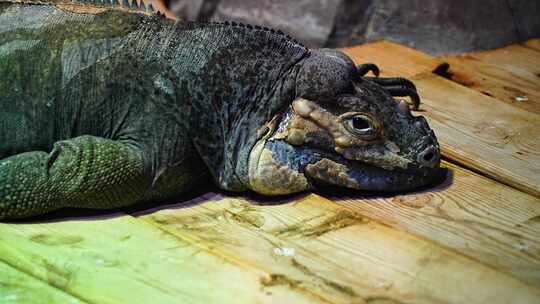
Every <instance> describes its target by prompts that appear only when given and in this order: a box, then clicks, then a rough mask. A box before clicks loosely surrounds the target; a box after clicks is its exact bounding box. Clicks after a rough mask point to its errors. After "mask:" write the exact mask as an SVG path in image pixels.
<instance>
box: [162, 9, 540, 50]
mask: <svg viewBox="0 0 540 304" xmlns="http://www.w3.org/2000/svg"><path fill="white" fill-rule="evenodd" d="M169 1H170V2H169V3H168V5H169V7H170V9H171V10H172V11H173V12H174V13H175V14H176V15H177V16H179V17H180V18H183V19H185V20H201V21H225V20H231V21H239V22H244V23H250V24H259V25H265V26H269V27H273V28H277V29H281V30H283V31H284V32H287V33H289V34H291V35H292V36H294V37H295V38H297V39H298V40H300V41H302V42H303V43H305V44H306V45H307V46H309V47H312V48H317V47H344V46H350V45H355V44H361V43H364V42H369V41H375V40H380V39H388V40H391V41H394V42H398V43H401V44H404V45H407V46H410V47H413V48H416V49H420V50H423V51H426V52H428V53H431V54H435V55H439V54H446V53H457V52H470V51H474V50H480V49H492V48H496V47H500V46H503V45H507V44H510V43H514V42H518V41H524V40H527V39H529V38H533V37H540V0H356V1H355V0H294V1H286V0H258V1H246V0H169Z"/></svg>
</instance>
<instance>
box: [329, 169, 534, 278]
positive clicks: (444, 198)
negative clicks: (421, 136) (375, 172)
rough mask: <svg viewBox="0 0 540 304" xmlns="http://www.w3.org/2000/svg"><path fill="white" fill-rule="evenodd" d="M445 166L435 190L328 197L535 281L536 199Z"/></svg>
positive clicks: (470, 173)
mask: <svg viewBox="0 0 540 304" xmlns="http://www.w3.org/2000/svg"><path fill="white" fill-rule="evenodd" d="M445 166H447V167H449V168H450V169H451V170H452V172H453V178H452V180H449V181H448V183H446V184H444V185H442V186H440V187H438V188H435V189H429V190H428V191H425V192H418V193H412V194H404V195H399V196H395V197H386V198H385V197H374V198H361V197H359V198H354V197H334V198H332V200H333V201H335V202H336V203H337V204H340V205H342V206H346V207H347V208H349V209H350V210H351V211H353V212H358V213H360V214H362V215H364V216H367V217H369V218H371V219H374V220H377V221H380V222H382V223H384V224H387V225H389V226H391V227H393V228H396V229H400V230H405V231H408V232H411V233H413V234H415V235H419V236H421V237H424V238H426V239H430V240H432V241H434V242H437V243H439V244H442V245H444V246H446V247H449V248H451V249H453V250H455V251H457V252H460V253H461V254H463V255H466V256H469V257H471V258H472V259H474V260H477V261H479V262H481V263H485V264H487V265H489V266H490V267H492V268H493V269H497V270H500V271H501V272H504V273H509V274H511V275H513V276H514V277H516V278H518V279H520V280H522V281H523V282H526V283H528V284H530V285H533V286H540V239H539V238H538V236H540V199H538V198H535V197H533V196H530V195H527V194H525V193H522V192H520V191H517V190H515V189H512V188H510V187H508V186H505V185H502V184H500V183H497V182H495V181H493V180H491V179H488V178H485V177H482V176H480V175H477V174H475V173H472V172H470V171H468V170H464V169H462V168H460V167H457V166H454V165H451V164H448V163H445Z"/></svg>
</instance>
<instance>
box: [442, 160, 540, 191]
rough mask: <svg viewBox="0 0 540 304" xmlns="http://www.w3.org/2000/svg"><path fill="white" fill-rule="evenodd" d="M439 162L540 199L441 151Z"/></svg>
mask: <svg viewBox="0 0 540 304" xmlns="http://www.w3.org/2000/svg"><path fill="white" fill-rule="evenodd" d="M441 160H444V161H447V162H449V163H451V164H453V165H456V166H458V167H461V168H464V169H466V170H469V171H471V172H474V173H475V174H477V175H480V176H482V177H484V178H487V179H489V180H492V181H494V182H497V183H499V184H502V185H505V186H507V187H510V188H512V189H514V190H517V191H519V192H522V193H525V194H528V195H530V196H533V197H537V198H540V196H537V195H535V194H534V193H530V192H528V191H525V190H524V189H520V188H518V187H516V186H514V185H511V184H509V183H506V182H504V181H502V180H501V179H499V178H497V177H496V176H492V175H490V174H489V173H486V172H483V171H482V170H481V169H477V168H474V167H473V166H469V165H468V164H467V163H465V162H462V161H460V160H459V159H454V158H451V157H449V156H447V155H446V154H445V151H444V150H442V151H441Z"/></svg>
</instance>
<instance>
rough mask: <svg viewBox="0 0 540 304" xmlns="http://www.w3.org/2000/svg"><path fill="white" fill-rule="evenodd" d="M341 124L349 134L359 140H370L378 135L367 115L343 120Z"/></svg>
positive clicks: (357, 115)
mask: <svg viewBox="0 0 540 304" xmlns="http://www.w3.org/2000/svg"><path fill="white" fill-rule="evenodd" d="M343 123H344V126H345V128H346V129H347V130H348V131H349V132H351V133H352V134H353V135H354V136H356V137H359V138H360V139H363V140H372V139H375V138H376V137H377V135H378V132H377V127H376V126H375V124H374V123H373V120H372V119H371V117H369V116H367V115H362V114H356V115H354V116H351V117H348V118H347V119H345V120H344V121H343Z"/></svg>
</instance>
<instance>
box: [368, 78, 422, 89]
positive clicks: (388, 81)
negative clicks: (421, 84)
mask: <svg viewBox="0 0 540 304" xmlns="http://www.w3.org/2000/svg"><path fill="white" fill-rule="evenodd" d="M364 78H366V79H367V80H370V81H373V82H375V83H376V84H378V85H381V86H383V87H389V86H402V87H407V88H409V89H411V90H413V91H415V92H416V86H415V85H414V83H412V81H410V80H408V79H405V78H399V77H396V78H386V77H384V78H379V77H364Z"/></svg>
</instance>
